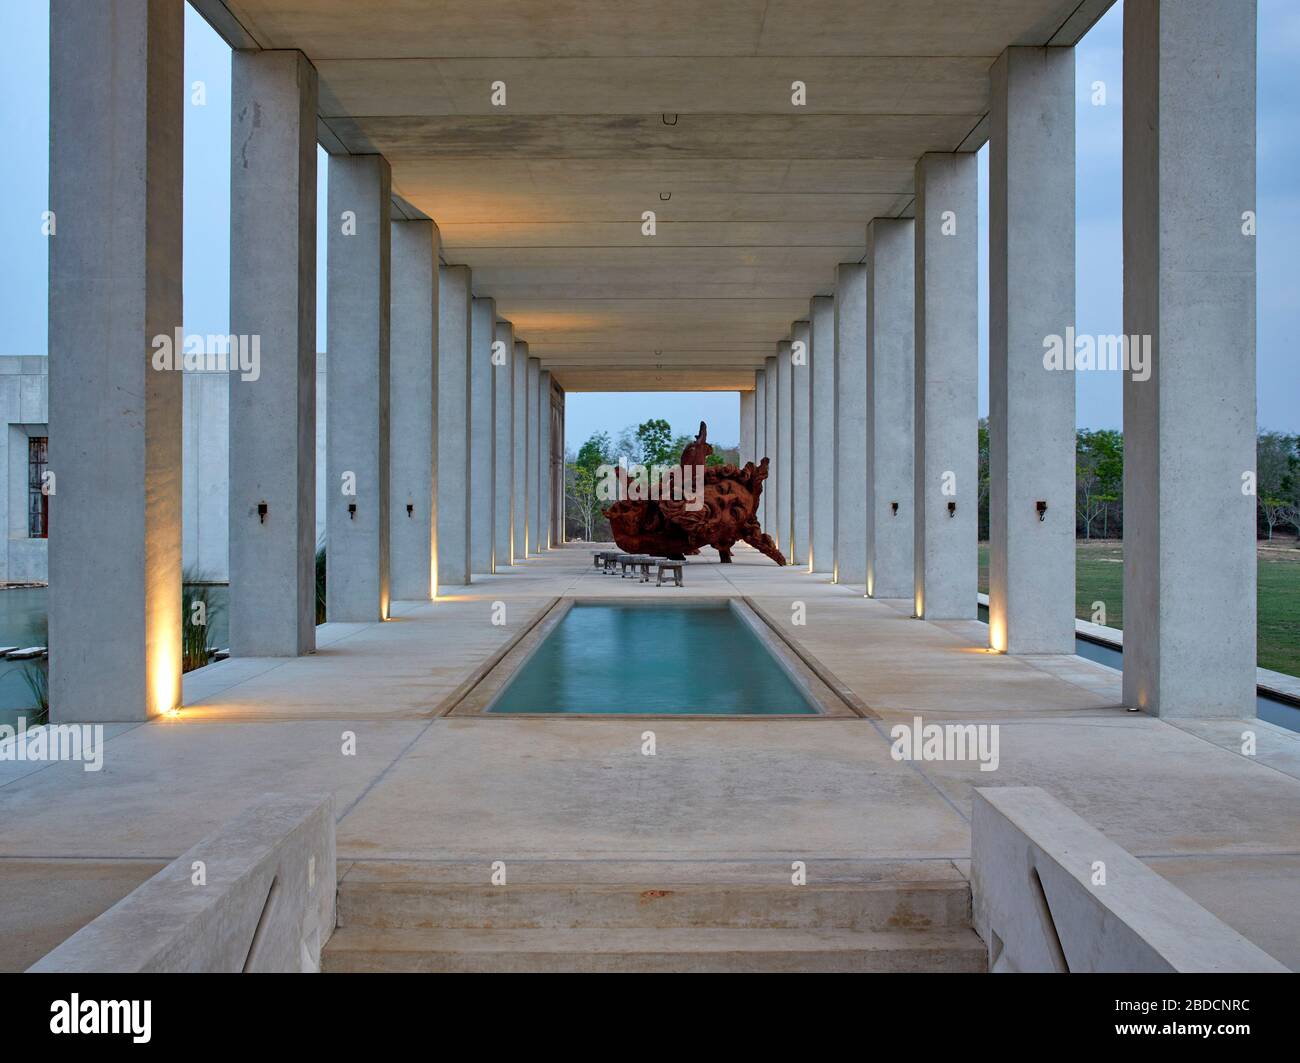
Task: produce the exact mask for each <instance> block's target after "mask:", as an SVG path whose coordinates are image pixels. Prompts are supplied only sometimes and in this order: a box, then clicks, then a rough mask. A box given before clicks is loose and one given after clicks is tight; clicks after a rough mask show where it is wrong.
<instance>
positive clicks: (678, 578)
mask: <svg viewBox="0 0 1300 1063" xmlns="http://www.w3.org/2000/svg"><path fill="white" fill-rule="evenodd" d="M656 564H657V565H658V568H659V579H658V581H657V582H656V583H655V586H656V587H662V586H663V585H664V575H665V574H667V573H671V574H672V577H673V579H674V580H675V582H676V586H678V587H681V586H684V584H683V583H682V571H683V570H684V569H685V567H686V562H685V561H669V560H668V559H666V558H662V559H660V560H658V561H657V562H656Z"/></svg>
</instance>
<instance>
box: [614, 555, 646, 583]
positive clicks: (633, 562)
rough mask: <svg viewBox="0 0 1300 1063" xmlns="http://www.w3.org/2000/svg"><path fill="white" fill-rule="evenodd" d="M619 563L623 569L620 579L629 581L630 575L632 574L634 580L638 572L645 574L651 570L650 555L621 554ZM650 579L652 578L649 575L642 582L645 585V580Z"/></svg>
mask: <svg viewBox="0 0 1300 1063" xmlns="http://www.w3.org/2000/svg"><path fill="white" fill-rule="evenodd" d="M618 563H619V564H620V565H621V566H622V568H623V573H622V575H621V576H620V577H619V578H620V579H627V577H628V574H629V573H631V575H632V576H633V578H635V577H636V576H637V575H638V571H641V572H644V571H646V570H647V569H648V568H649V565H650V556H649V555H648V554H620V555H619V559H618ZM649 578H650V577H649V576H648V575H647V576H646V577H645V579H643V580H642V582H643V583H644V582H645V580H648V579H649Z"/></svg>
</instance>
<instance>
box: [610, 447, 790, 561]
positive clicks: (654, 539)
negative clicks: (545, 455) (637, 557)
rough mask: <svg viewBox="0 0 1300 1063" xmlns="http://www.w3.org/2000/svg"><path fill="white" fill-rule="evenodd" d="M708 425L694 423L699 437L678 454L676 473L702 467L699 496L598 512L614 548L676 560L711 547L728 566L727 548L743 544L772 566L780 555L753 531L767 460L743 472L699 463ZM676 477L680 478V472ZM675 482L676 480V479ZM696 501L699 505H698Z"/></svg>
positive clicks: (675, 495) (707, 450) (708, 450)
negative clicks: (693, 498) (701, 485)
mask: <svg viewBox="0 0 1300 1063" xmlns="http://www.w3.org/2000/svg"><path fill="white" fill-rule="evenodd" d="M707 435H708V427H707V426H706V425H705V423H704V422H703V421H701V422H700V433H699V435H697V436H696V437H695V439H694V440H693V441H692V442H690V443H688V444H687V445H686V448H685V449H684V450H683V451H682V460H681V469H685V470H689V471H687V472H686V473H685V476H686V477H687V478H688V479H689V478H690V477H692V476H694V473H695V470H697V469H699V468H703V469H704V490H703V492H702V498H698V497H697V498H696V499H695V500H694V501H692V500H690V499H687V498H684V497H679V496H680V495H681V494H682V492H680V491H673V492H670V494H671V497H661V498H659V499H631V498H625V499H622V500H620V501H618V502H615V503H614V504H613V505H611V506H610V507H609V508H608V509H606V510H604V514H605V516H606V517H607V518H609V526H610V528H611V529H612V531H613V533H614V541H615V542H616V543H618V545H619V547H620V548H621V549H623V550H626V551H627V552H628V553H633V554H646V553H649V554H655V555H656V556H659V557H670V558H674V559H678V560H680V559H682V558H684V557H685V556H686V555H687V554H698V553H699V552H700V547H702V546H712V547H713V548H714V549H715V550H717V551H718V557H719V558H720V559H721V561H722V563H723V564H724V565H726V564H730V563H731V548H732V547H733V546H735V545H736V543H738V542H745V543H749V545H750V546H752V547H754V549H756V550H758V551H759V552H760V553H763V554H766V555H767V556H768V557H770V558H771V559H772V560H773V561H775V562H776V563H777V564H778V565H784V564H785V557H784V555H782V553H781V551H780V550H778V549H777V548H776V543H775V542H773V541H772V537H771V536H770V535H768V534H767V533H766V532H764V531H763V529H762V528H761V527H759V523H758V516H757V513H758V500H759V497H760V496H761V495H762V493H763V481H764V480H766V479H767V465H768V461H767V458H764V459H763V460H762V461H761V462H760V463H759V464H757V465H755V464H754V463H753V462H752V461H751V462H746V464H745V467H744V468H738V467H737V466H735V465H707V466H706V465H705V459H706V458H708V456H709V455H710V454H712V453H713V447H711V446H710V445H709V443H708V441H707V438H706V437H707ZM676 475H677V476H681V475H683V474H682V473H681V471H680V470H678V471H677V473H676ZM678 482H680V481H678ZM701 502H702V504H700V503H701Z"/></svg>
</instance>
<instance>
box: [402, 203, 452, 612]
mask: <svg viewBox="0 0 1300 1063" xmlns="http://www.w3.org/2000/svg"><path fill="white" fill-rule="evenodd" d="M392 256H393V257H392V274H391V276H392V280H391V282H390V284H391V289H392V302H391V307H392V310H391V314H392V317H391V330H392V339H391V342H390V345H389V360H388V374H389V375H388V380H389V388H388V395H389V398H388V431H389V436H390V438H391V439H394V440H397V441H398V445H397V446H396V447H392V448H391V449H390V452H389V469H388V484H389V488H388V500H389V515H388V542H389V569H390V574H391V579H392V588H393V597H394V598H401V599H406V600H416V601H428V600H429V599H430V598H432V597H433V596H434V595H435V594H436V593H437V571H436V570H437V565H436V558H437V549H438V545H437V524H438V495H437V493H438V487H439V480H438V466H437V463H438V435H439V422H438V407H439V405H440V395H439V389H438V377H439V372H440V371H439V366H438V347H439V340H438V319H439V316H440V314H439V309H438V294H439V293H438V281H439V268H438V227H437V226H436V225H434V224H433V222H431V221H394V222H393V231H392ZM458 420H460V418H458ZM459 427H460V429H461V431H463V430H464V425H463V424H460V425H459ZM462 538H463V537H462ZM460 569H461V572H462V574H463V572H464V563H463V562H462V563H461V565H460Z"/></svg>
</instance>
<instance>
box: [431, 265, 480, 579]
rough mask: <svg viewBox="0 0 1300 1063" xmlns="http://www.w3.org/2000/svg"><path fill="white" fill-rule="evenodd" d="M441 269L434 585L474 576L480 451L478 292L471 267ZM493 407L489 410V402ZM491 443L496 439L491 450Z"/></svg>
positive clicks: (439, 272)
mask: <svg viewBox="0 0 1300 1063" xmlns="http://www.w3.org/2000/svg"><path fill="white" fill-rule="evenodd" d="M438 274H439V282H438V393H437V401H438V418H437V424H438V449H437V455H436V456H437V490H436V492H435V494H434V498H435V500H436V508H435V516H436V524H435V529H436V532H435V537H434V546H435V548H436V550H437V553H436V555H435V557H436V560H437V567H436V570H435V572H434V576H435V579H434V587H435V591H436V589H437V588H438V587H463V586H465V585H466V584H468V583H469V582H470V572H471V571H472V568H471V566H470V511H471V498H470V491H471V481H470V471H471V467H472V466H473V464H474V461H475V457H476V455H475V451H474V448H473V446H472V440H473V439H474V435H475V434H474V427H473V415H474V411H473V409H472V407H471V400H470V320H471V318H472V316H473V310H472V300H473V297H472V295H471V292H470V282H471V278H470V272H469V267H468V266H442V267H440V269H439V271H438ZM490 397H491V396H489V398H490ZM488 411H489V416H490V415H491V406H490V405H489V407H488ZM490 449H491V444H489V452H490ZM481 453H482V452H480V455H481Z"/></svg>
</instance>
